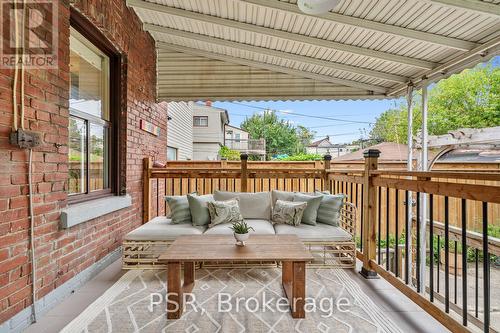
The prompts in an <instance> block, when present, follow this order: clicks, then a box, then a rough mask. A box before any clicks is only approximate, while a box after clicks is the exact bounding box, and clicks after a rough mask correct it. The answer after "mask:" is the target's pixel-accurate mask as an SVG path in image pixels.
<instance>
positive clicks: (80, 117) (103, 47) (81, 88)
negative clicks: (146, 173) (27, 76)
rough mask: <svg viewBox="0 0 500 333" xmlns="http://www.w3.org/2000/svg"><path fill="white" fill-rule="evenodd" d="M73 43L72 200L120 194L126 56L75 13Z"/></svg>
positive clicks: (70, 156) (71, 65)
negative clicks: (120, 124)
mask: <svg viewBox="0 0 500 333" xmlns="http://www.w3.org/2000/svg"><path fill="white" fill-rule="evenodd" d="M70 21H71V27H70V38H69V49H70V55H69V69H70V75H69V81H70V91H69V93H70V96H69V142H68V148H69V149H68V154H69V156H68V157H69V172H68V173H69V199H68V201H69V202H70V203H73V202H80V201H85V200H89V199H93V198H97V197H100V196H104V195H111V194H113V193H117V192H118V188H119V178H118V174H119V173H118V170H119V166H118V162H119V158H118V151H119V147H118V128H119V117H118V116H117V115H119V112H118V110H119V107H120V103H121V55H120V53H119V52H118V51H116V49H114V47H113V46H112V45H111V44H110V43H109V41H108V40H107V39H106V38H105V37H104V36H103V35H102V33H101V32H100V31H99V30H98V29H97V28H95V26H93V25H92V24H91V23H90V22H89V21H88V20H87V19H86V18H84V17H83V16H81V15H80V14H79V13H78V12H76V11H75V10H73V9H71V16H70Z"/></svg>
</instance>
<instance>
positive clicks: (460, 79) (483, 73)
mask: <svg viewBox="0 0 500 333" xmlns="http://www.w3.org/2000/svg"><path fill="white" fill-rule="evenodd" d="M413 101H414V103H413V106H414V108H413V110H414V112H413V132H414V133H413V134H416V131H417V130H418V129H419V128H420V127H421V123H422V115H421V97H420V96H419V95H418V94H417V93H416V94H415V96H414V97H413ZM428 110H429V111H428V117H429V119H428V129H429V134H431V135H440V134H445V133H447V132H449V131H452V130H456V129H459V128H483V127H492V126H499V125H500V68H498V67H493V66H491V65H487V66H484V65H480V66H478V67H476V68H473V69H470V70H465V71H463V72H462V73H460V74H456V75H453V76H451V77H449V78H448V79H445V80H441V81H439V82H438V83H437V84H436V85H434V86H433V87H432V89H430V90H429V102H428ZM407 117H408V110H407V106H406V102H404V103H401V104H400V105H397V106H395V108H392V109H389V110H387V111H385V112H384V113H382V114H381V115H380V117H378V118H377V121H376V123H375V125H374V127H373V128H372V131H371V132H370V137H371V138H372V139H374V140H377V141H389V142H399V143H407V136H406V131H407V128H408V121H407Z"/></svg>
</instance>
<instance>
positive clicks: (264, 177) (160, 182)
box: [144, 160, 500, 237]
mask: <svg viewBox="0 0 500 333" xmlns="http://www.w3.org/2000/svg"><path fill="white" fill-rule="evenodd" d="M146 161H147V160H146ZM145 163H150V162H149V161H147V162H145ZM246 165H247V170H248V171H247V172H248V173H247V179H246V183H247V189H246V191H248V192H262V191H271V190H282V191H293V192H314V191H315V190H321V189H323V188H325V186H326V185H327V183H326V181H325V179H326V178H325V175H328V178H329V181H330V182H331V187H330V188H331V190H332V193H344V194H346V195H347V199H346V200H347V201H348V202H351V203H352V204H354V205H355V206H358V207H359V205H360V203H361V200H362V187H363V186H362V183H363V179H362V177H361V176H362V174H363V171H364V170H363V168H364V163H361V162H358V161H356V162H353V163H349V164H345V163H343V162H342V163H339V162H333V161H329V167H328V168H325V166H326V163H325V161H304V162H293V161H287V162H282V161H247V162H246ZM475 165H476V167H478V168H479V170H483V171H491V172H495V171H497V170H500V169H499V167H500V164H498V163H490V164H475ZM149 166H150V168H146V170H147V171H145V173H147V174H149V178H148V179H149V189H148V191H150V192H151V195H150V196H149V197H148V202H149V203H150V210H149V212H148V216H147V217H146V216H145V217H144V221H148V220H149V219H150V218H151V217H154V216H160V215H166V214H167V213H168V206H167V205H166V203H165V201H164V200H163V197H164V196H165V195H185V194H188V193H192V192H197V193H198V194H200V195H201V194H209V193H214V192H215V190H222V191H232V192H237V191H242V187H241V178H242V163H241V162H240V161H169V162H168V166H167V167H165V168H152V167H151V164H150V165H149ZM405 167H406V164H405V163H403V162H388V163H381V164H379V170H394V171H402V170H404V168H405ZM436 168H437V169H438V170H442V171H444V169H446V168H450V169H451V170H461V169H464V170H471V169H470V168H471V167H470V164H467V163H439V164H436ZM347 175H357V176H358V177H359V178H357V182H355V181H353V178H352V177H347ZM346 177H347V178H346ZM438 180H440V181H444V182H463V183H468V184H477V185H495V184H497V185H498V183H496V182H494V181H484V180H477V179H466V180H460V179H455V178H439V179H438ZM381 191H382V192H381V194H382V195H381V200H380V202H379V205H380V210H381V214H382V218H384V219H385V218H386V214H389V216H390V219H391V220H395V221H398V224H399V225H398V230H403V224H404V219H403V217H404V214H405V209H406V198H405V197H404V196H398V198H397V199H398V200H397V202H398V209H397V210H396V209H395V207H394V205H395V202H396V201H395V190H394V189H389V202H390V203H391V207H389V209H387V198H388V197H387V193H386V191H387V189H386V188H383V189H382V190H381ZM144 199H145V200H146V198H144ZM413 199H414V200H413V201H414V202H415V201H416V199H415V197H414V195H413ZM449 205H450V208H451V210H450V225H452V226H457V227H458V226H460V225H461V217H460V212H459V211H460V210H459V205H460V200H459V199H457V198H450V201H449ZM433 206H434V212H435V214H436V215H435V216H436V220H437V221H441V222H442V221H443V220H444V197H442V196H437V197H436V198H435V200H434V203H433ZM481 209H482V207H481V204H480V202H471V203H470V208H469V210H468V211H467V214H468V218H467V221H468V225H467V228H468V229H469V230H471V231H480V229H481V219H480V218H478V216H480V213H481ZM413 210H415V207H413ZM396 211H397V214H398V218H397V219H396ZM358 214H361V209H359V210H358ZM488 215H489V217H490V220H491V224H492V225H493V226H495V227H499V228H500V205H491V206H489V207H488ZM358 218H361V216H359V217H358ZM360 228H361V224H359V223H358V225H357V229H358V230H357V234H358V235H360V232H361V229H360ZM394 229H395V228H394ZM394 232H395V230H390V233H391V234H392V233H394ZM385 234H386V227H385V225H383V226H382V230H381V236H383V237H385Z"/></svg>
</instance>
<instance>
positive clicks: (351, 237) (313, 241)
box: [123, 191, 357, 269]
mask: <svg viewBox="0 0 500 333" xmlns="http://www.w3.org/2000/svg"><path fill="white" fill-rule="evenodd" d="M274 192H275V191H273V195H271V193H270V192H259V193H237V192H218V193H217V192H216V193H215V194H214V196H215V200H227V199H230V198H234V197H238V198H239V205H240V208H241V213H242V215H243V217H244V220H245V222H246V223H247V224H248V225H249V226H251V227H252V228H253V229H254V231H253V233H254V234H260V235H275V234H277V235H285V234H294V235H297V236H298V237H299V239H300V240H302V242H303V243H304V244H305V245H306V247H307V248H308V249H309V250H310V252H311V253H312V254H313V256H314V258H315V260H314V261H313V262H311V263H310V264H309V266H310V267H318V268H332V267H337V268H338V267H340V268H354V266H355V263H356V260H355V258H356V244H355V239H356V217H357V212H356V207H355V206H354V205H353V204H351V203H348V202H344V204H343V205H342V207H341V209H340V212H339V213H340V215H339V223H338V226H334V225H330V224H323V223H317V224H316V225H308V224H300V225H298V226H292V225H288V224H274V225H273V223H272V222H271V221H270V218H271V216H270V215H271V209H272V205H273V201H275V200H276V199H275V198H274ZM276 192H277V191H276ZM282 193H285V195H286V192H282ZM289 193H291V192H289ZM230 225H231V224H230V223H224V224H219V225H216V226H214V227H212V228H208V227H207V226H194V225H192V224H191V223H181V224H174V223H172V220H171V219H170V218H168V217H166V216H157V217H155V218H153V219H152V220H151V221H148V222H147V223H145V224H143V225H142V226H140V227H138V228H137V229H135V230H133V231H131V232H130V233H128V234H127V235H126V236H125V238H124V241H123V268H124V269H164V268H165V267H166V266H165V265H164V264H163V263H161V262H159V261H158V257H159V256H160V255H161V254H162V253H163V252H164V251H165V249H166V248H167V247H168V246H169V245H170V244H172V243H173V241H174V240H175V239H176V238H177V237H179V236H181V235H232V233H233V231H232V230H231V229H230V228H229V226H230ZM250 237H251V235H250ZM199 264H200V265H203V266H204V267H205V266H209V267H220V266H224V265H228V264H227V263H217V262H210V263H199ZM277 264H279V263H276V262H248V263H246V264H245V266H254V265H263V266H264V265H265V266H267V265H274V266H275V265H277ZM239 265H240V266H241V264H239ZM231 267H234V265H233V266H231Z"/></svg>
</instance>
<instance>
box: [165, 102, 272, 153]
mask: <svg viewBox="0 0 500 333" xmlns="http://www.w3.org/2000/svg"><path fill="white" fill-rule="evenodd" d="M168 116H169V120H168V131H167V159H168V160H170V161H173V160H198V161H204V160H218V159H220V156H219V150H220V148H221V147H222V146H224V145H225V146H227V147H229V148H230V149H234V150H238V151H240V152H242V153H247V154H249V155H257V156H260V157H261V159H265V155H266V143H265V140H264V139H256V140H254V139H250V137H249V134H248V132H247V131H244V130H242V129H241V128H238V127H235V126H231V125H229V115H228V113H227V111H226V110H224V109H220V108H216V107H213V106H212V104H211V102H210V101H207V102H206V103H205V104H197V103H194V102H189V103H186V102H170V103H168Z"/></svg>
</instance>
